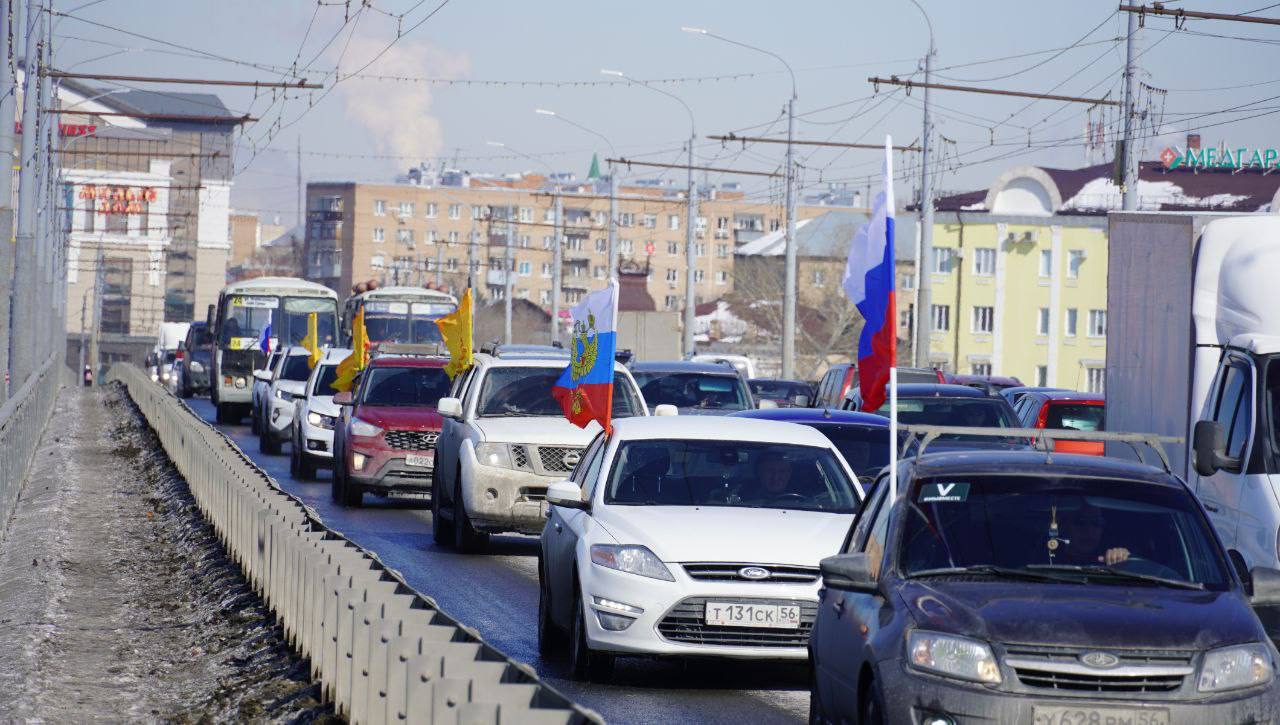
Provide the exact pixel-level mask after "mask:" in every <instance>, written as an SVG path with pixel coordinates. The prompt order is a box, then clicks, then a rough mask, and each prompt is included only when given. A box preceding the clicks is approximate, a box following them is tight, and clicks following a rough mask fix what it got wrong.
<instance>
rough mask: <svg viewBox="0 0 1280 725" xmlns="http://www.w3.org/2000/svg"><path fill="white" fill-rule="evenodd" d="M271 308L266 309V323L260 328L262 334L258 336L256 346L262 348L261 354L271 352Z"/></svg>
mask: <svg viewBox="0 0 1280 725" xmlns="http://www.w3.org/2000/svg"><path fill="white" fill-rule="evenodd" d="M271 317H272V315H271V310H267V324H266V325H265V326H264V327H263V328H262V334H261V335H259V336H258V348H259V349H260V350H262V354H263V355H270V354H271Z"/></svg>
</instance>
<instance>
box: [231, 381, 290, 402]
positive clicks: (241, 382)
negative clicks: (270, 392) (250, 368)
mask: <svg viewBox="0 0 1280 725" xmlns="http://www.w3.org/2000/svg"><path fill="white" fill-rule="evenodd" d="M248 384H249V381H247V380H245V379H244V378H236V387H237V388H243V387H244V386H246V385H248ZM285 400H288V398H285Z"/></svg>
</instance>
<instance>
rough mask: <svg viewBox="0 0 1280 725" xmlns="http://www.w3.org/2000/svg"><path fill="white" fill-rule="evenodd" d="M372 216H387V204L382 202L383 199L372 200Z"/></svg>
mask: <svg viewBox="0 0 1280 725" xmlns="http://www.w3.org/2000/svg"><path fill="white" fill-rule="evenodd" d="M373 215H374V216H386V215H387V202H386V201H385V200H383V199H374V200H373Z"/></svg>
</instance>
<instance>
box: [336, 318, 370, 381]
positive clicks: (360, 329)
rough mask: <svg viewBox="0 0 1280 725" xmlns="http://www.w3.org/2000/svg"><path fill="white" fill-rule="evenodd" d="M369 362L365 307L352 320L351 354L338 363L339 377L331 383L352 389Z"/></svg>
mask: <svg viewBox="0 0 1280 725" xmlns="http://www.w3.org/2000/svg"><path fill="white" fill-rule="evenodd" d="M368 364H369V332H368V330H366V329H365V327H364V307H361V308H360V311H359V312H357V313H356V316H355V319H353V320H352V321H351V354H350V355H348V356H347V357H346V358H344V359H343V361H342V362H340V363H338V369H337V373H338V377H337V378H336V379H335V380H334V381H333V382H332V383H330V385H331V386H332V387H333V389H334V390H337V391H340V392H344V391H347V390H350V389H351V386H352V384H354V383H355V380H356V376H357V375H359V374H360V371H361V370H364V368H365V366H366V365H368Z"/></svg>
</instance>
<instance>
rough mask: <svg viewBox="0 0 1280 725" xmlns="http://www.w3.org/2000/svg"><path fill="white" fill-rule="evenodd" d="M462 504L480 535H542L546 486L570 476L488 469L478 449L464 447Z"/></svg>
mask: <svg viewBox="0 0 1280 725" xmlns="http://www.w3.org/2000/svg"><path fill="white" fill-rule="evenodd" d="M460 457H461V458H462V501H463V504H464V505H465V506H466V508H467V516H468V517H470V519H471V525H472V526H474V527H476V528H477V529H479V530H481V531H490V532H499V531H516V532H519V533H522V534H531V535H536V534H540V533H542V529H543V527H544V526H545V525H546V523H547V486H550V485H551V484H552V483H555V482H556V481H563V480H564V479H566V478H568V477H569V474H567V473H566V474H563V475H555V476H542V475H539V474H537V473H533V472H530V471H517V470H514V469H510V468H499V467H496V466H486V465H483V464H481V463H480V462H479V461H477V460H476V454H475V449H473V448H472V447H471V446H469V445H467V446H463V450H462V452H461V456H460Z"/></svg>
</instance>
